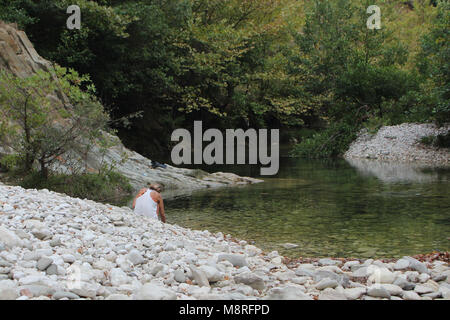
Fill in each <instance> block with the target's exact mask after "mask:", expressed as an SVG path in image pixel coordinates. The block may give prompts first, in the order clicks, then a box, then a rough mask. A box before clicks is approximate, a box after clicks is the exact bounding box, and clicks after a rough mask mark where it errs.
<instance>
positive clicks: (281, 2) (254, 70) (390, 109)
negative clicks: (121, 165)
mask: <svg viewBox="0 0 450 320" xmlns="http://www.w3.org/2000/svg"><path fill="white" fill-rule="evenodd" d="M73 4H77V5H78V6H79V7H80V8H81V13H82V18H81V29H80V30H77V29H74V30H69V29H68V28H67V27H66V20H67V18H68V16H69V15H68V14H67V13H66V9H67V7H68V6H69V5H73ZM373 4H376V5H378V6H379V7H380V9H381V28H380V29H373V30H371V29H369V28H368V27H367V26H366V22H367V19H368V18H369V16H370V14H368V13H367V8H368V7H369V5H373ZM449 9H450V5H449V2H448V1H439V0H436V1H430V0H415V1H393V0H377V1H367V0H354V1H346V0H333V1H331V0H330V1H327V0H308V1H307V0H98V1H90V0H57V1H55V0H40V1H33V0H0V20H3V21H7V22H14V23H17V24H18V26H19V27H20V28H22V29H23V30H25V31H26V33H27V35H28V36H29V38H30V39H31V41H32V42H33V44H34V45H35V47H36V49H37V51H38V52H39V54H40V55H42V56H43V57H44V58H46V59H48V60H50V61H53V62H55V63H57V64H59V65H61V66H63V67H70V68H73V69H75V70H76V71H77V72H79V73H80V74H83V75H86V76H89V77H90V79H91V80H92V82H93V83H94V84H95V88H96V91H95V94H96V96H97V97H98V99H99V100H100V101H101V102H102V104H103V105H104V106H105V108H106V110H107V111H108V113H109V114H110V117H111V119H112V121H111V126H113V127H114V128H115V129H117V130H118V134H119V136H120V137H121V138H122V140H123V141H124V143H125V144H126V145H127V146H128V147H129V148H132V149H134V150H136V151H138V152H140V153H142V154H143V155H146V156H149V157H152V154H156V153H162V152H165V151H167V150H168V148H170V143H171V142H170V135H171V133H172V131H173V130H174V129H175V128H179V127H185V128H190V127H191V126H192V125H193V120H200V119H201V120H203V122H204V126H208V127H216V128H221V129H224V128H238V127H239V128H244V129H245V128H250V127H251V128H280V129H281V130H280V132H281V134H282V139H284V141H287V140H290V141H296V142H297V143H298V144H297V146H296V148H295V154H296V155H299V156H302V155H308V156H313V157H329V156H336V155H338V154H340V153H341V152H342V151H343V150H345V148H346V146H347V145H348V143H349V142H350V141H351V140H352V139H354V137H355V135H356V133H357V132H358V130H359V129H360V128H361V127H363V126H366V127H368V128H369V129H371V130H376V129H377V128H378V127H380V126H382V125H392V124H398V123H402V122H438V123H443V122H448V121H449V119H450V106H449V101H450V96H449V95H450V87H449V82H450V81H449V77H450V70H449V61H450V51H449V43H450V39H449V38H450V36H449V33H450V10H449ZM90 89H92V88H90ZM153 158H154V157H153Z"/></svg>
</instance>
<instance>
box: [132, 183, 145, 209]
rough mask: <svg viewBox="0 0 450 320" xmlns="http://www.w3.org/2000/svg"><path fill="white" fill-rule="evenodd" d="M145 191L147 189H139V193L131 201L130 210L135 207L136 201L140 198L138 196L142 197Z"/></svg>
mask: <svg viewBox="0 0 450 320" xmlns="http://www.w3.org/2000/svg"><path fill="white" fill-rule="evenodd" d="M145 191H147V189H145V188H144V189H141V190H140V191H139V193H138V194H137V195H136V197H134V200H133V205H132V208H133V209H134V207H136V200H137V199H138V198H139V197H140V196H142V195H143V194H144V193H145Z"/></svg>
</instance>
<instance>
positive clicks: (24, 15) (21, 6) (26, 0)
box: [0, 0, 36, 28]
mask: <svg viewBox="0 0 450 320" xmlns="http://www.w3.org/2000/svg"><path fill="white" fill-rule="evenodd" d="M31 3H32V1H31V0H0V21H4V22H10V23H17V24H18V25H19V27H21V28H23V27H24V26H26V25H29V24H32V23H34V22H35V21H36V18H35V17H32V16H31V15H30V14H29V12H28V11H27V10H26V9H25V7H26V6H28V5H30V4H31Z"/></svg>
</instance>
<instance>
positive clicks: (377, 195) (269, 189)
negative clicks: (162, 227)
mask: <svg viewBox="0 0 450 320" xmlns="http://www.w3.org/2000/svg"><path fill="white" fill-rule="evenodd" d="M203 169H205V170H207V171H209V172H215V171H219V170H221V171H229V172H230V171H231V172H235V173H237V174H241V175H247V176H254V177H258V178H261V177H259V176H258V173H259V168H258V167H256V166H234V167H230V166H223V167H214V168H213V167H205V168H203ZM263 179H264V182H263V183H259V184H255V185H247V186H242V187H232V188H230V187H228V188H220V189H208V190H200V191H197V192H194V193H193V194H192V195H189V196H183V197H177V198H173V199H168V200H166V201H165V203H166V216H167V222H169V223H174V224H178V225H180V226H183V227H188V228H193V229H199V230H205V229H207V230H209V231H211V232H214V233H215V232H218V231H221V232H222V233H224V234H231V235H232V236H233V237H236V238H239V239H244V240H247V241H248V242H249V243H253V244H255V245H256V246H258V247H260V248H262V249H263V250H265V251H272V250H278V252H280V253H281V254H283V255H286V256H290V257H293V258H295V257H300V256H301V257H357V258H366V257H385V258H391V257H392V258H393V257H401V256H403V255H415V254H419V253H428V252H431V251H434V250H439V251H448V250H449V249H450V192H449V191H450V169H449V168H421V167H415V166H414V165H402V164H388V163H380V162H368V161H353V162H352V163H349V162H347V161H346V160H342V159H341V160H336V161H325V162H323V161H317V160H316V161H309V160H301V159H293V158H287V157H282V158H281V160H280V170H279V172H278V174H277V175H276V176H273V177H263ZM285 243H293V244H296V245H298V247H296V248H293V249H285V248H284V247H283V244H285Z"/></svg>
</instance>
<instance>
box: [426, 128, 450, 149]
mask: <svg viewBox="0 0 450 320" xmlns="http://www.w3.org/2000/svg"><path fill="white" fill-rule="evenodd" d="M420 142H421V143H423V144H425V145H427V146H433V147H437V148H450V132H448V133H446V134H439V135H437V136H427V137H423V138H422V139H420Z"/></svg>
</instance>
